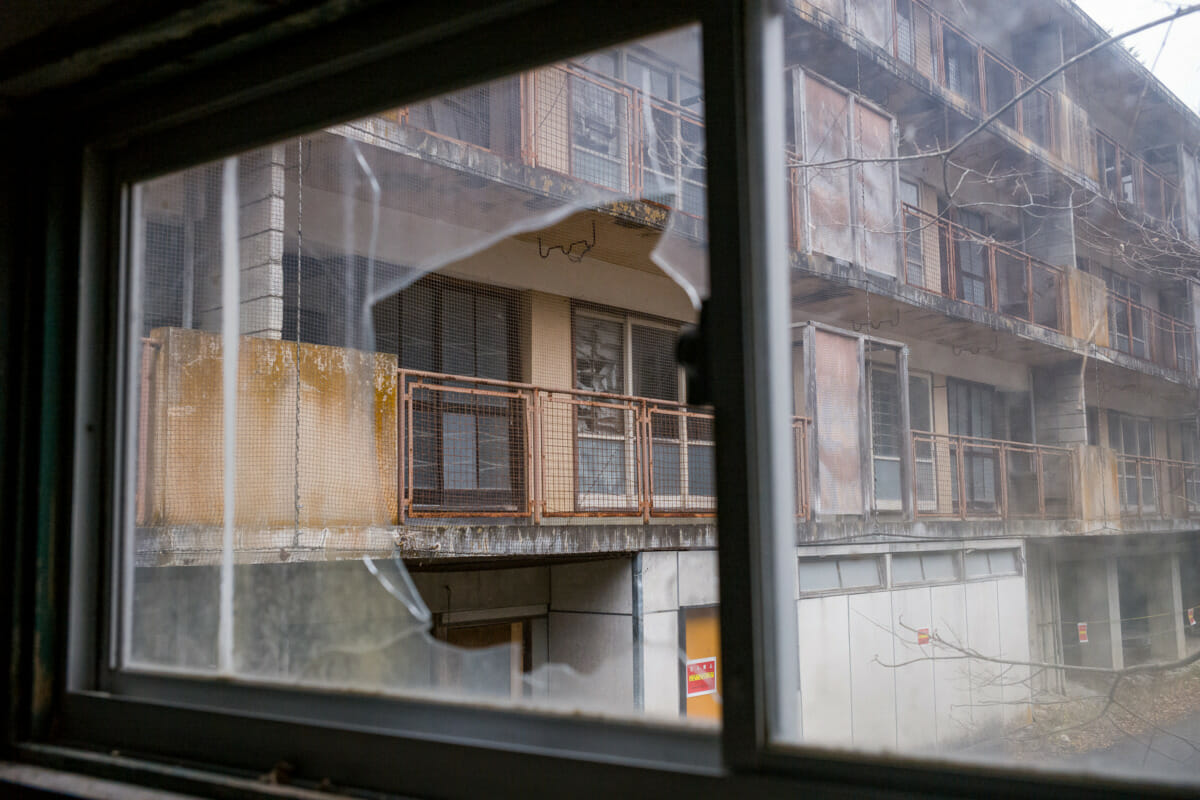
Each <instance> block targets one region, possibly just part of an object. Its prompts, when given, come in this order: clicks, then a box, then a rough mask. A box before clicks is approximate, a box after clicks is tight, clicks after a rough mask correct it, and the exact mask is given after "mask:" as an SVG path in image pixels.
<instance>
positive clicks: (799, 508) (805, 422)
mask: <svg viewBox="0 0 1200 800" xmlns="http://www.w3.org/2000/svg"><path fill="white" fill-rule="evenodd" d="M811 426H812V420H810V419H808V418H806V417H796V418H795V419H793V420H792V445H793V447H795V449H796V516H797V517H798V518H800V519H808V515H809V511H810V509H811V502H810V499H809V498H810V489H809V487H810V485H811V484H810V481H809V476H808V439H809V428H810V427H811Z"/></svg>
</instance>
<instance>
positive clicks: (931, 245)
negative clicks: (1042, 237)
mask: <svg viewBox="0 0 1200 800" xmlns="http://www.w3.org/2000/svg"><path fill="white" fill-rule="evenodd" d="M903 218H904V239H903V244H904V280H905V281H906V282H907V283H909V284H910V285H912V286H918V287H920V288H922V289H925V290H926V291H929V292H933V293H934V294H939V295H942V296H943V297H949V298H952V299H955V300H962V301H965V302H968V303H972V304H974V305H979V306H983V307H985V308H989V309H991V310H992V311H996V312H998V313H1000V314H1004V315H1005V316H1008V317H1014V318H1016V319H1021V320H1025V321H1026V322H1032V323H1035V324H1037V325H1042V326H1044V327H1047V328H1051V329H1053V330H1058V331H1061V330H1063V329H1064V327H1065V321H1066V313H1065V311H1064V308H1063V306H1064V302H1063V300H1064V283H1065V277H1064V274H1063V271H1062V270H1061V269H1059V268H1057V267H1053V266H1051V265H1049V264H1047V263H1045V262H1044V261H1040V260H1038V259H1036V258H1034V257H1033V256H1031V255H1029V254H1028V253H1024V252H1022V251H1020V250H1017V249H1016V248H1014V247H1009V246H1007V245H1003V244H1000V243H998V242H995V241H993V240H991V239H989V238H988V237H986V236H984V235H982V234H979V233H976V232H975V231H972V230H970V229H969V228H966V227H964V226H962V225H959V224H957V223H954V222H950V221H949V220H945V219H941V218H939V217H936V216H934V215H932V214H928V213H926V212H924V211H921V210H920V209H918V208H915V207H913V206H910V205H907V204H906V205H904V206H903Z"/></svg>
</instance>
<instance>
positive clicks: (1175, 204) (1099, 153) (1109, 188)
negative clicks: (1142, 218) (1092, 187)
mask: <svg viewBox="0 0 1200 800" xmlns="http://www.w3.org/2000/svg"><path fill="white" fill-rule="evenodd" d="M1096 171H1097V172H1096V174H1097V179H1098V180H1099V182H1100V188H1101V189H1102V190H1104V191H1105V192H1106V193H1107V194H1108V196H1109V197H1110V198H1112V199H1113V200H1117V201H1120V202H1124V203H1130V204H1132V205H1134V206H1136V207H1138V208H1139V209H1141V210H1142V211H1144V212H1145V213H1146V214H1148V215H1149V216H1151V217H1153V218H1154V219H1157V220H1160V221H1162V222H1168V223H1171V224H1173V225H1175V226H1176V227H1181V220H1180V211H1181V209H1180V207H1179V187H1178V186H1176V185H1175V184H1174V183H1172V182H1171V181H1169V180H1167V179H1166V178H1165V177H1163V176H1162V174H1160V173H1159V172H1157V171H1156V170H1154V169H1153V168H1151V167H1150V166H1149V165H1148V164H1146V162H1145V161H1143V160H1142V159H1140V158H1138V157H1137V156H1135V155H1133V154H1132V153H1130V152H1129V151H1127V150H1125V149H1124V148H1122V147H1121V146H1120V145H1119V144H1117V143H1116V141H1114V140H1113V139H1111V138H1109V137H1108V136H1105V135H1104V134H1103V133H1101V132H1099V131H1096Z"/></svg>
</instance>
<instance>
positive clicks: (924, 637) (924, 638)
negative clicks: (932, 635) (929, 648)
mask: <svg viewBox="0 0 1200 800" xmlns="http://www.w3.org/2000/svg"><path fill="white" fill-rule="evenodd" d="M917 644H929V628H918V629H917Z"/></svg>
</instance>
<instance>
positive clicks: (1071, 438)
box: [1032, 359, 1087, 446]
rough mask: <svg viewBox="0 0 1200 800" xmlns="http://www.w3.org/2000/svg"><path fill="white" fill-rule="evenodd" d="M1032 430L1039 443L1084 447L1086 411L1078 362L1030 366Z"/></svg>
mask: <svg viewBox="0 0 1200 800" xmlns="http://www.w3.org/2000/svg"><path fill="white" fill-rule="evenodd" d="M1032 378H1033V405H1034V428H1035V429H1036V430H1037V438H1038V443H1039V444H1050V445H1058V446H1068V445H1073V444H1087V408H1086V402H1085V399H1084V397H1085V394H1084V388H1085V387H1084V382H1083V376H1082V375H1081V374H1080V369H1079V361H1078V360H1076V359H1071V360H1070V361H1068V362H1066V363H1064V364H1055V365H1051V366H1045V367H1034V368H1033V372H1032Z"/></svg>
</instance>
